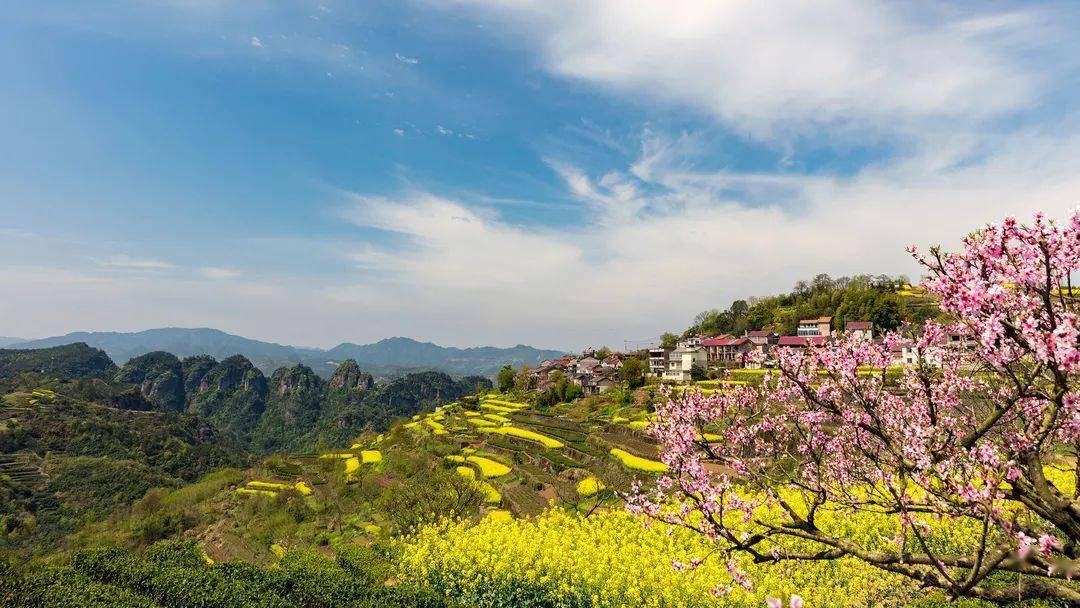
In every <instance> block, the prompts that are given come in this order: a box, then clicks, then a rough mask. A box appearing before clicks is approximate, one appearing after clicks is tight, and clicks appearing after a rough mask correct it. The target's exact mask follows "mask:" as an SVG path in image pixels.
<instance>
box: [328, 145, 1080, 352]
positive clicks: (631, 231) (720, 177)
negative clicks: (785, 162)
mask: <svg viewBox="0 0 1080 608" xmlns="http://www.w3.org/2000/svg"><path fill="white" fill-rule="evenodd" d="M650 137H653V136H651V135H650ZM647 139H648V138H647ZM966 152H967V150H966V149H962V148H959V149H957V150H954V151H953V155H950V156H951V157H952V158H954V160H955V158H956V157H957V156H958V155H959V156H963V154H964V153H966ZM941 154H942V153H941V152H939V151H934V153H930V152H927V153H926V154H922V155H918V156H914V157H911V158H909V159H907V160H906V161H905V162H902V163H897V164H895V165H890V166H879V167H873V168H868V169H865V170H863V171H862V172H860V173H858V174H856V175H855V176H853V177H850V178H836V177H817V176H785V175H770V174H740V173H731V172H695V171H692V170H687V169H686V168H685V167H686V165H687V163H686V162H685V161H686V158H685V157H683V156H682V155H683V151H682V150H681V149H680V148H679V147H678V146H674V147H667V148H665V147H664V146H662V145H657V144H655V143H645V144H644V145H643V153H642V157H641V158H640V159H638V161H637V162H635V163H631V164H629V165H628V166H626V167H623V168H617V169H615V170H612V171H607V172H605V173H603V174H601V175H599V176H590V175H589V174H587V173H586V172H584V171H582V170H581V169H579V168H576V167H574V166H572V165H569V164H566V163H562V164H560V163H556V162H555V161H549V162H550V164H551V165H552V166H553V167H554V168H555V170H556V171H558V172H559V174H560V175H562V176H563V178H564V179H565V180H566V183H567V188H568V189H569V190H570V191H571V192H572V193H573V194H574V195H575V196H576V197H577V198H578V199H579V200H580V201H581V202H582V203H584V205H585V207H584V209H585V220H584V223H583V224H582V225H579V226H574V227H563V228H550V229H549V228H536V227H523V226H519V225H516V224H513V223H511V222H508V221H507V220H505V219H504V218H503V217H501V216H500V215H498V214H496V213H493V212H490V211H487V210H484V209H483V208H482V207H477V206H475V205H474V204H472V203H471V201H460V200H452V199H447V198H443V197H438V196H434V195H432V194H428V193H424V192H419V193H411V194H407V195H403V196H401V197H398V198H392V199H386V198H371V197H359V196H358V197H356V198H355V200H354V203H353V206H352V207H351V208H350V209H349V211H348V212H347V213H346V218H347V219H348V220H349V221H350V222H352V223H354V224H356V225H358V226H362V227H365V228H376V229H379V230H383V231H387V232H389V233H391V234H394V235H397V237H398V238H397V239H396V240H392V241H393V244H392V245H390V246H387V247H383V248H375V247H369V248H367V249H365V250H364V251H363V252H362V253H360V254H355V252H354V254H353V255H354V258H353V259H354V260H355V261H362V263H363V265H364V268H365V270H368V271H371V270H381V271H384V273H385V274H383V275H380V276H382V277H383V280H379V281H371V280H364V281H363V282H358V283H359V284H362V286H363V287H362V288H360V286H359V284H358V285H357V286H356V289H355V291H353V292H352V293H353V294H354V295H356V296H357V297H358V298H360V299H358V300H356V302H357V305H358V306H359V305H362V303H370V302H372V301H374V300H390V301H396V302H397V307H396V311H397V314H398V315H399V317H400V319H401V321H400V322H401V323H402V324H403V325H408V326H409V327H414V328H419V327H424V328H426V329H427V330H428V331H432V332H434V333H435V334H436V335H438V334H440V333H444V332H448V331H451V330H450V329H449V328H445V327H444V328H439V327H437V324H436V323H434V322H433V321H434V319H453V320H454V326H455V327H460V328H462V329H461V330H459V331H460V332H468V333H469V335H472V336H475V337H476V340H477V341H480V342H483V341H489V340H497V339H499V337H505V336H515V337H516V339H517V340H520V341H525V342H534V343H546V344H563V345H569V346H580V345H583V344H590V343H600V342H606V343H608V344H611V345H615V346H620V345H621V341H622V340H623V339H638V338H643V337H649V336H655V335H656V334H658V333H659V332H661V331H663V330H667V329H679V328H682V327H684V326H685V324H686V323H687V322H688V321H689V320H690V319H691V318H692V317H693V316H694V314H696V313H697V312H699V311H700V310H702V309H705V308H709V307H714V306H726V305H727V304H728V303H729V302H730V301H731V300H733V299H736V298H744V297H748V296H753V295H765V294H769V293H776V292H778V291H786V290H787V289H789V288H790V286H791V285H792V284H793V283H794V282H795V281H796V280H798V279H800V278H806V277H809V276H812V275H814V274H817V273H819V272H829V273H832V274H834V275H841V274H856V273H873V274H877V273H907V274H909V275H912V276H913V278H917V277H918V274H917V273H918V269H917V268H916V266H915V265H914V264H913V263H912V262H911V260H910V259H909V258H908V256H907V255H906V254H905V252H904V247H905V246H906V245H909V244H917V245H920V246H926V245H929V244H935V243H943V244H944V245H946V247H955V246H956V244H957V242H958V240H959V238H960V237H961V236H962V235H964V234H966V233H967V232H969V231H970V230H972V229H974V228H977V227H978V226H979V225H981V224H983V223H985V222H988V221H996V220H999V219H1001V218H1002V217H1004V216H1005V215H1007V214H1015V215H1017V216H1019V217H1021V218H1024V217H1029V216H1030V214H1031V213H1032V212H1033V211H1034V210H1036V209H1044V210H1046V211H1048V212H1049V213H1051V214H1052V215H1056V216H1061V215H1063V214H1064V213H1065V212H1066V211H1067V210H1068V209H1070V208H1072V207H1073V206H1075V205H1076V204H1077V203H1078V202H1080V197H1078V195H1077V193H1080V144H1077V143H1075V140H1074V139H1073V138H1071V137H1068V136H1066V135H1065V134H1064V133H1062V134H1057V135H1053V136H1051V135H1046V134H1042V133H1024V134H1017V135H1015V136H1012V137H1007V138H1001V139H1000V140H998V141H995V142H994V152H993V154H991V155H988V156H986V157H984V158H982V159H981V160H980V161H979V162H967V163H963V164H957V163H955V162H953V163H943V162H942V161H941V159H940V158H938V156H940V155H941ZM646 162H647V164H648V169H647V170H642V169H641V163H646ZM635 169H636V170H637V172H638V173H639V174H640V175H641V176H644V178H642V177H639V176H637V175H635V174H634V172H635ZM733 192H734V193H736V194H732V193H733ZM748 199H750V201H751V202H748ZM387 277H389V280H387V279H386V278H387ZM348 293H349V290H348V289H343V290H341V291H338V292H336V297H338V298H339V300H340V301H343V302H344V301H349V297H348V295H347V294H348ZM433 311H434V312H433ZM433 316H434V319H433V318H432V317H433ZM466 328H467V329H466ZM458 339H460V338H458Z"/></svg>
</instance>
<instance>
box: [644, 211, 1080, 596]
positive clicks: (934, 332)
mask: <svg viewBox="0 0 1080 608" xmlns="http://www.w3.org/2000/svg"><path fill="white" fill-rule="evenodd" d="M911 253H912V255H913V256H914V257H915V259H916V260H917V261H918V262H919V263H920V264H921V265H922V266H923V267H924V268H925V270H926V275H927V278H926V279H925V282H924V284H923V286H924V287H925V289H926V290H928V291H929V292H930V293H931V294H933V295H934V296H935V298H936V299H937V300H938V302H939V306H940V309H941V311H942V314H941V315H940V316H939V318H938V319H937V320H936V321H931V322H927V323H925V324H924V325H922V326H920V327H906V328H904V330H902V331H900V332H897V333H890V334H888V335H886V336H884V337H883V339H881V340H879V341H872V340H859V339H856V338H854V337H852V338H850V339H838V340H835V341H832V342H829V343H827V344H825V345H823V346H820V347H813V348H807V349H801V350H795V349H777V351H776V353H775V354H776V366H775V373H772V374H770V377H769V378H767V379H766V381H764V382H763V383H761V384H760V385H759V386H743V387H736V388H733V389H732V390H726V391H722V392H718V393H715V394H711V395H703V394H700V393H696V392H694V391H687V392H685V393H684V394H683V395H682V396H681V397H678V398H673V399H670V400H669V401H668V402H667V403H665V404H664V405H662V406H660V407H659V408H658V409H657V412H656V414H657V422H656V423H655V424H654V425H653V426H652V427H651V428H650V432H651V433H652V434H653V435H654V436H655V437H656V438H657V440H658V441H659V442H660V443H661V447H662V450H663V455H662V459H663V461H664V463H665V464H667V465H668V467H669V471H668V473H667V474H665V475H664V476H662V477H660V478H659V479H658V480H657V483H656V484H655V485H654V486H653V485H650V486H648V487H638V488H636V491H635V493H634V494H632V496H630V498H629V508H630V509H631V510H632V511H634V512H638V513H646V514H648V515H651V516H653V517H656V518H659V519H662V520H664V521H667V522H670V523H674V524H677V525H682V526H686V527H689V528H692V529H694V530H697V531H699V532H700V533H702V534H705V535H707V536H709V537H710V538H713V539H715V540H717V541H718V547H724V548H725V550H728V549H727V548H730V550H734V551H741V552H744V553H747V554H749V555H750V556H752V558H753V559H754V560H755V561H759V562H768V561H782V560H820V559H837V558H841V557H845V556H849V557H853V558H856V559H859V560H862V561H864V562H866V563H868V564H871V565H873V566H875V567H877V568H881V569H883V570H886V571H889V572H893V573H897V574H900V575H903V576H907V577H910V578H911V579H914V580H915V581H917V583H918V584H919V585H922V586H925V587H928V588H937V589H941V590H944V592H945V593H947V594H948V595H950V596H952V597H976V598H983V599H988V600H991V601H999V602H1004V601H1010V600H1017V599H1025V598H1056V599H1060V600H1064V601H1066V602H1068V603H1070V604H1080V586H1078V585H1075V584H1073V583H1072V582H1071V581H1072V577H1073V575H1074V574H1076V573H1077V572H1078V571H1080V559H1078V558H1080V544H1078V543H1080V494H1078V488H1080V484H1078V483H1077V475H1078V469H1077V451H1078V448H1080V388H1078V383H1077V382H1078V376H1080V374H1078V371H1080V324H1078V319H1077V316H1076V313H1077V308H1078V305H1080V291H1078V292H1074V291H1073V287H1072V282H1071V278H1072V274H1073V273H1074V272H1075V271H1076V270H1077V267H1078V265H1080V210H1078V211H1074V212H1073V213H1072V214H1071V217H1070V218H1069V220H1068V222H1067V223H1066V222H1055V221H1053V220H1051V219H1047V218H1045V217H1043V216H1042V215H1036V216H1035V218H1034V220H1033V222H1032V223H1030V224H1028V225H1024V224H1021V223H1018V222H1017V221H1016V220H1014V219H1011V218H1010V219H1007V220H1005V221H1004V222H1002V223H1001V224H997V225H990V226H986V227H985V228H983V229H981V230H979V231H977V232H975V233H973V234H971V235H969V236H968V237H966V238H965V239H964V240H963V246H962V248H961V249H960V250H959V251H958V252H955V253H945V252H943V251H942V250H941V249H940V248H933V249H931V250H930V251H929V252H927V253H921V252H919V251H918V250H916V249H915V248H912V249H911ZM901 349H906V352H907V353H908V354H909V357H908V359H909V361H912V362H913V363H912V364H910V365H907V366H904V367H903V368H902V369H898V368H897V367H895V366H894V358H893V353H895V352H899V351H901ZM706 434H708V437H709V438H710V439H715V437H716V435H719V436H721V437H722V439H720V440H719V441H707V440H706V439H705V437H706ZM852 522H861V523H860V525H866V526H870V527H872V528H874V530H875V531H876V532H877V533H876V534H860V533H858V529H857V526H855V525H854V524H853V523H852ZM732 563H734V562H732ZM735 570H736V569H735V568H733V575H734V578H735V582H739V583H743V584H745V585H749V584H752V583H751V582H750V581H745V580H741V579H740V577H739V573H738V572H737V571H735Z"/></svg>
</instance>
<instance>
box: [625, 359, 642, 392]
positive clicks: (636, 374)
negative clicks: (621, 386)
mask: <svg viewBox="0 0 1080 608" xmlns="http://www.w3.org/2000/svg"><path fill="white" fill-rule="evenodd" d="M648 369H649V366H648V365H647V364H646V363H645V362H644V361H642V360H641V359H638V358H637V357H632V358H630V359H627V360H626V361H623V365H622V369H620V370H619V377H620V378H621V379H622V381H623V382H625V383H626V387H627V388H630V389H634V388H639V387H642V386H645V373H646V372H647V371H648Z"/></svg>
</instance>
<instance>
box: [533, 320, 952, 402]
mask: <svg viewBox="0 0 1080 608" xmlns="http://www.w3.org/2000/svg"><path fill="white" fill-rule="evenodd" d="M832 324H833V319H832V317H818V318H816V319H803V320H801V321H799V325H798V327H797V329H796V332H795V335H794V336H782V335H780V334H778V333H776V332H772V331H748V332H746V333H745V334H744V335H742V336H732V335H721V336H715V337H707V336H690V337H688V338H685V339H683V340H681V341H680V342H679V343H678V344H677V345H676V346H675V347H674V348H663V347H660V348H650V349H648V373H649V375H650V376H653V377H655V378H657V379H659V380H660V381H662V382H672V383H677V384H687V383H690V382H692V381H693V380H694V378H693V375H694V371H695V368H699V369H700V370H701V371H702V372H704V373H706V374H713V375H715V374H717V373H718V372H721V371H722V370H727V369H739V368H760V367H772V366H773V365H774V363H775V355H776V349H777V348H807V347H810V346H819V345H821V344H824V343H826V342H828V341H829V340H833V339H836V338H838V337H841V336H843V337H848V338H854V339H856V340H874V339H877V336H876V335H875V327H874V324H873V323H872V322H870V321H848V322H847V323H845V324H844V327H843V329H842V330H836V329H833V326H832ZM947 339H948V344H947V346H948V347H949V348H957V349H970V348H971V347H972V345H971V342H970V340H971V338H969V337H965V336H960V335H949V336H948V338H947ZM635 356H636V355H635V354H632V353H611V354H608V355H605V356H603V357H599V356H597V354H596V353H595V352H594V351H585V352H584V353H582V356H581V357H579V358H575V357H570V356H565V357H563V358H561V359H554V360H549V361H544V362H543V363H541V364H540V365H539V366H537V367H534V368H532V369H529V370H527V371H526V372H525V374H526V375H527V376H529V377H530V379H531V380H532V384H533V386H535V387H537V388H538V389H540V390H543V389H545V388H547V387H548V386H550V385H551V384H552V383H554V382H555V378H556V377H557V376H556V375H555V372H559V373H561V374H562V377H564V378H566V379H567V380H568V381H570V382H573V383H574V384H577V385H578V386H580V387H581V388H582V390H583V391H584V392H585V394H598V393H603V392H605V391H607V390H610V389H611V388H614V387H615V386H618V383H619V375H620V374H619V370H621V369H622V366H623V363H624V362H625V361H626V360H627V359H629V358H631V357H635ZM917 357H918V354H917V353H915V352H914V351H913V350H911V349H910V348H907V347H903V348H897V349H896V350H895V352H893V364H895V365H914V364H915V363H917Z"/></svg>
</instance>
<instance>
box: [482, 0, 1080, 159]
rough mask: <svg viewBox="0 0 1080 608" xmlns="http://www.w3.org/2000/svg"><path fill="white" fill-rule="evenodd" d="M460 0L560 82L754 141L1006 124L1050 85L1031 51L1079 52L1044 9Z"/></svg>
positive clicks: (848, 2) (835, 1)
mask: <svg viewBox="0 0 1080 608" xmlns="http://www.w3.org/2000/svg"><path fill="white" fill-rule="evenodd" d="M464 3H465V4H470V5H473V6H474V7H475V8H477V9H478V10H479V11H480V12H481V13H482V14H483V15H485V16H489V17H490V18H492V19H496V20H498V22H499V23H500V25H501V26H503V27H504V28H508V29H509V30H510V31H511V32H512V34H513V35H514V36H515V39H521V40H527V41H532V42H533V44H534V45H535V47H536V48H537V49H538V51H539V53H540V54H541V56H542V63H543V65H544V66H545V67H546V68H547V69H548V70H550V71H551V72H552V73H554V74H556V75H559V76H563V77H568V78H573V79H578V80H581V81H585V82H590V83H594V84H597V85H600V86H603V87H605V88H607V89H610V90H614V91H618V92H628V93H632V94H644V95H645V96H646V97H648V98H652V99H654V100H660V101H666V102H676V103H680V104H686V105H689V106H692V107H694V108H698V109H700V110H703V111H705V112H708V113H710V114H712V115H714V116H716V117H717V118H719V119H721V120H723V121H724V122H725V123H727V124H730V125H733V126H735V127H736V128H738V129H739V131H740V132H749V133H753V134H755V135H756V136H758V137H762V138H767V137H771V136H774V135H775V134H777V133H782V132H791V131H793V132H796V133H806V132H808V131H817V130H820V129H826V128H827V129H830V130H832V131H833V132H834V134H835V132H836V130H837V129H839V128H843V127H849V126H855V127H858V128H860V129H870V130H872V131H875V132H878V133H882V132H893V133H895V132H897V131H903V130H906V129H910V128H912V126H913V125H915V124H925V123H928V122H932V123H936V124H938V125H939V126H948V124H949V121H960V122H962V123H965V124H967V123H971V122H973V121H981V120H986V119H989V118H992V117H1001V116H1004V115H1008V114H1010V113H1012V112H1015V111H1019V110H1022V109H1026V108H1030V107H1031V106H1032V105H1033V104H1035V103H1036V100H1037V99H1038V98H1039V95H1040V93H1041V92H1043V91H1044V89H1045V88H1046V87H1047V86H1050V85H1052V84H1053V78H1052V70H1053V68H1051V67H1050V66H1049V65H1047V64H1046V57H1045V56H1041V55H1040V51H1046V50H1047V49H1056V51H1057V54H1059V55H1061V56H1063V57H1064V56H1067V55H1068V54H1069V51H1067V49H1072V51H1071V52H1072V53H1073V54H1075V51H1076V48H1077V44H1076V39H1075V37H1074V36H1072V34H1071V27H1068V26H1065V25H1063V24H1062V23H1060V22H1059V20H1058V19H1057V18H1056V17H1055V16H1054V15H1053V14H1051V13H1050V11H1043V10H1040V9H1037V8H1035V9H1030V10H1018V11H1011V12H1007V11H1002V10H1000V9H998V8H997V5H988V6H984V7H980V8H981V9H982V10H983V12H980V13H974V12H973V11H972V10H971V8H972V7H971V5H967V7H966V8H964V9H955V8H953V7H947V6H945V5H942V4H936V3H929V2H912V3H907V4H902V5H896V4H890V3H885V2H876V1H872V2H867V1H865V0H825V1H822V2H811V3H776V2H754V1H734V2H694V1H690V0H685V1H677V2H674V3H656V2H651V1H649V0H592V1H584V2H582V1H577V0H555V1H549V0H524V1H521V2H513V3H506V2H501V1H498V0H464ZM1029 61H1036V62H1038V63H1037V64H1035V65H1032V64H1030V63H1028V62H1029ZM1065 61H1066V62H1072V60H1069V59H1065ZM1073 63H1074V62H1073ZM1033 68H1034V69H1033ZM1048 68H1049V71H1048Z"/></svg>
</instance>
